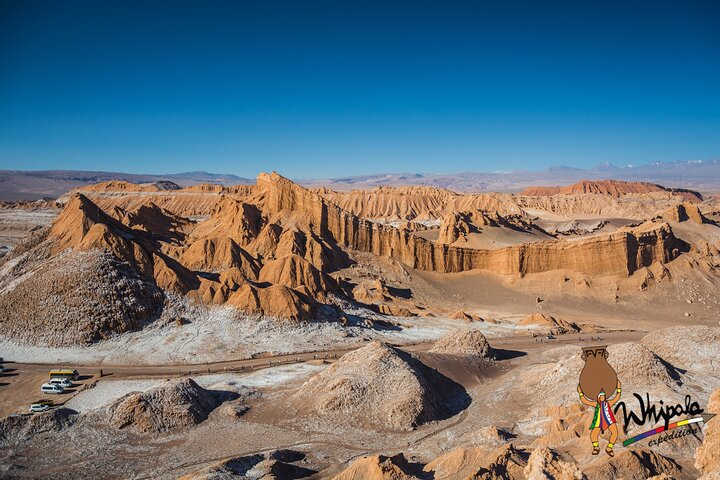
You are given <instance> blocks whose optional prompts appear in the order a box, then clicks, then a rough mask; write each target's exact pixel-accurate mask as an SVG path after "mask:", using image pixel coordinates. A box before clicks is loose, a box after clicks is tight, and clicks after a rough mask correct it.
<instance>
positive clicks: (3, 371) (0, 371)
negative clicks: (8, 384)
mask: <svg viewBox="0 0 720 480" xmlns="http://www.w3.org/2000/svg"><path fill="white" fill-rule="evenodd" d="M5 370H6V368H5V367H3V366H2V365H0V373H5Z"/></svg>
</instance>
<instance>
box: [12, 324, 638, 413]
mask: <svg viewBox="0 0 720 480" xmlns="http://www.w3.org/2000/svg"><path fill="white" fill-rule="evenodd" d="M643 335H645V333H644V332H640V331H617V332H610V333H602V334H598V333H593V334H566V335H558V336H557V338H556V339H552V340H548V339H547V338H545V337H536V338H532V337H528V336H526V335H514V336H507V337H500V338H496V339H493V340H492V343H491V344H492V346H493V347H494V348H495V349H496V350H498V352H499V354H500V358H506V359H512V358H514V357H516V356H517V355H527V354H530V353H535V352H537V351H542V350H546V349H549V348H553V347H556V346H560V345H573V344H577V345H579V346H583V345H590V344H602V345H607V344H613V343H620V342H629V341H636V340H639V339H640V338H642V336H643ZM433 345H434V342H424V343H417V344H409V345H402V348H403V349H405V350H408V351H417V352H424V351H427V350H429V349H430V348H431V347H432V346H433ZM353 350H355V349H343V350H327V351H318V352H308V353H298V354H293V355H276V356H264V357H258V358H251V359H245V360H233V361H228V362H214V363H205V364H195V365H162V366H147V365H142V366H133V365H120V366H106V365H103V366H102V367H101V366H83V367H82V368H78V370H80V373H81V379H80V381H78V382H76V387H74V388H72V389H70V390H68V391H67V392H66V393H64V394H60V395H55V396H51V398H52V399H53V400H55V402H56V403H58V404H62V403H64V402H66V401H67V400H69V399H70V398H72V397H73V396H74V395H75V394H77V392H78V391H79V389H80V388H82V386H83V385H85V384H87V383H90V382H92V381H97V380H99V379H101V378H102V379H103V380H105V379H108V380H112V379H127V378H172V377H179V376H185V375H203V374H210V373H223V372H251V371H256V370H259V369H265V368H273V367H277V366H280V365H287V364H291V363H301V362H334V361H335V360H337V359H338V358H340V357H342V356H343V355H345V354H346V353H348V352H351V351H353ZM4 365H5V367H6V368H7V369H8V371H7V372H6V373H4V374H2V376H0V417H4V416H6V415H9V414H11V413H25V412H27V409H28V407H29V405H30V403H31V402H33V401H35V400H37V399H39V398H41V397H48V395H43V394H41V393H40V386H41V385H42V384H43V382H45V381H47V379H48V372H49V371H50V370H52V369H55V368H73V366H72V365H56V364H42V363H14V362H12V361H7V360H6V361H5V364H4ZM101 373H102V376H101Z"/></svg>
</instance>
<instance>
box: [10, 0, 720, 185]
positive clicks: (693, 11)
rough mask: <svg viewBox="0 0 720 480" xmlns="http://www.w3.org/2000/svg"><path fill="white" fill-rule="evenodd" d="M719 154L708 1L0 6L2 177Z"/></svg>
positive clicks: (439, 166)
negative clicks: (59, 171) (14, 172)
mask: <svg viewBox="0 0 720 480" xmlns="http://www.w3.org/2000/svg"><path fill="white" fill-rule="evenodd" d="M718 155H720V3H718V2H716V1H705V2H701V1H682V2H680V1H673V2H666V1H654V2H647V1H644V2H634V1H622V2H613V1H603V2H578V1H573V2H552V1H549V2H537V1H534V2H517V1H516V2H513V1H508V2H505V1H503V2H501V1H498V2H492V3H490V2H488V3H487V4H484V2H479V1H477V2H452V1H444V2H439V1H438V2H424V1H413V2H407V3H398V2H395V3H392V2H341V1H328V2H308V1H299V0H295V1H287V2H280V1H268V0H265V1H256V2H254V1H253V2H251V1H239V0H238V1H228V2H221V1H200V0H198V1H193V2H190V1H167V2H157V1H152V0H151V1H124V2H118V1H107V0H103V1H88V2H79V1H50V0H48V1H33V0H30V1H20V0H13V1H10V0H0V168H3V169H56V168H63V169H85V170H110V171H127V172H138V173H168V172H179V171H190V170H207V171H213V172H223V173H235V174H238V175H243V176H250V177H252V176H254V175H255V174H256V173H257V172H259V171H266V170H272V169H274V170H278V171H280V172H281V173H283V174H285V175H288V176H291V177H304V178H307V177H331V176H343V175H353V174H363V173H378V172H457V171H467V170H473V171H493V170H497V169H503V170H509V169H521V168H523V169H541V168H544V167H547V166H550V165H560V164H564V165H573V166H579V167H586V166H592V165H596V164H598V163H601V162H606V161H607V162H612V163H615V164H618V165H622V164H627V163H632V164H639V163H646V162H651V161H666V160H684V159H706V158H712V157H717V156H718Z"/></svg>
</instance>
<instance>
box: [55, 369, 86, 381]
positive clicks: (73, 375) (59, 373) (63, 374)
mask: <svg viewBox="0 0 720 480" xmlns="http://www.w3.org/2000/svg"><path fill="white" fill-rule="evenodd" d="M50 378H70V379H72V380H77V379H78V378H80V374H79V373H78V371H77V370H50Z"/></svg>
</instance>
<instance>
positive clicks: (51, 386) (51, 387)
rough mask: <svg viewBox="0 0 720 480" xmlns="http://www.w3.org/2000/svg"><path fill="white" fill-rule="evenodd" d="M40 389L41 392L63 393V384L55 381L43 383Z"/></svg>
mask: <svg viewBox="0 0 720 480" xmlns="http://www.w3.org/2000/svg"><path fill="white" fill-rule="evenodd" d="M40 391H41V392H42V393H65V389H64V388H63V386H62V385H58V384H56V383H43V385H42V387H40Z"/></svg>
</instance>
